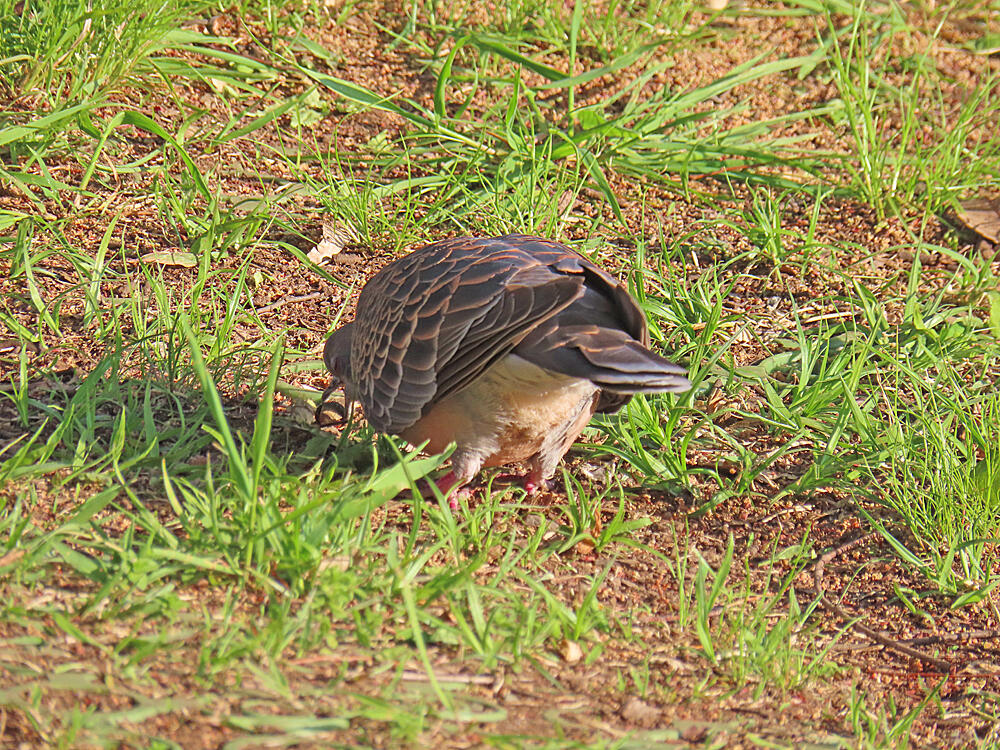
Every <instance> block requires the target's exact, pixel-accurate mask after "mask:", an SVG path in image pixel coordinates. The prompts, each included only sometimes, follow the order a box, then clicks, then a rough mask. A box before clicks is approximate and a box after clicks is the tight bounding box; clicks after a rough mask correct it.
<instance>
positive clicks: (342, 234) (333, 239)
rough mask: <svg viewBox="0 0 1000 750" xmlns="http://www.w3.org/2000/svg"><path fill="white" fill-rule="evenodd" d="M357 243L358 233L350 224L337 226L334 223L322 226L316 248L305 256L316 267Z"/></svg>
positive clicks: (337, 224)
mask: <svg viewBox="0 0 1000 750" xmlns="http://www.w3.org/2000/svg"><path fill="white" fill-rule="evenodd" d="M357 241H358V233H357V231H356V230H355V229H354V227H352V226H351V225H350V224H339V223H337V222H335V221H331V222H327V223H325V224H323V237H322V239H320V241H319V242H317V243H316V247H314V248H313V249H312V250H310V251H309V253H308V254H307V255H306V257H307V258H309V260H311V261H312V262H313V263H315V264H316V265H322V263H323V262H324V261H327V260H329V259H330V258H332V257H333V256H334V255H337V254H338V253H339V252H340V251H341V250H343V249H344V248H345V247H347V246H348V245H350V244H351V243H352V242H357Z"/></svg>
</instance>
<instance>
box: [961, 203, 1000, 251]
mask: <svg viewBox="0 0 1000 750" xmlns="http://www.w3.org/2000/svg"><path fill="white" fill-rule="evenodd" d="M958 219H959V221H961V222H962V223H963V224H965V226H967V227H968V228H969V229H971V230H972V231H973V232H975V233H976V234H979V235H981V236H983V237H985V238H986V239H988V240H989V241H990V242H993V243H994V244H996V243H1000V198H972V199H970V200H967V201H963V202H962V203H961V208H960V209H959V211H958Z"/></svg>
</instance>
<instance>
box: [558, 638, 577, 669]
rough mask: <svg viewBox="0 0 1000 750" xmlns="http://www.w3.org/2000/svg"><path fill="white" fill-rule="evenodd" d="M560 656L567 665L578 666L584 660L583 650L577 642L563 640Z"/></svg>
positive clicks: (560, 646)
mask: <svg viewBox="0 0 1000 750" xmlns="http://www.w3.org/2000/svg"><path fill="white" fill-rule="evenodd" d="M559 655H560V656H561V657H562V658H563V661H564V662H566V663H567V664H576V663H577V662H578V661H580V659H582V658H583V649H582V648H580V644H579V643H577V642H576V641H571V640H568V639H563V642H562V643H560V644H559Z"/></svg>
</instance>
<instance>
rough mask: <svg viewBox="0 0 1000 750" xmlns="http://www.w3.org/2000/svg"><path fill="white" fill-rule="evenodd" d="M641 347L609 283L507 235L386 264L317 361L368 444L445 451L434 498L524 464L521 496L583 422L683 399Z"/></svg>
mask: <svg viewBox="0 0 1000 750" xmlns="http://www.w3.org/2000/svg"><path fill="white" fill-rule="evenodd" d="M648 345H649V332H648V330H647V329H646V321H645V318H644V317H643V314H642V311H641V310H640V309H639V306H638V305H637V304H636V302H635V300H633V299H632V297H631V296H630V295H629V293H628V291H627V290H626V288H625V287H624V286H623V285H622V284H621V283H620V282H619V281H618V280H617V279H615V278H614V277H613V276H611V275H610V274H608V273H607V272H605V271H603V270H602V269H600V268H598V267H597V266H595V265H594V264H593V263H591V262H590V261H589V260H587V259H586V258H584V257H583V256H582V255H579V254H578V253H576V252H574V251H572V250H570V249H569V248H568V247H566V246H564V245H561V244H559V243H558V242H553V241H552V240H545V239H541V238H538V237H529V236H526V235H518V234H512V235H507V236H505V237H491V238H472V237H461V238H457V239H451V240H443V241H441V242H435V243H433V244H430V245H427V246H426V247H423V248H420V249H418V250H414V251H413V252H412V253H410V254H409V255H406V256H405V257H403V258H400V259H398V260H396V261H394V262H393V263H390V264H389V265H388V266H386V267H385V268H383V269H382V270H381V271H380V272H379V273H377V274H375V276H373V277H372V278H371V280H369V281H368V283H367V284H366V285H365V287H364V289H362V290H361V295H360V297H359V298H358V304H357V312H356V315H355V319H354V321H353V322H352V323H347V324H346V325H344V326H342V327H341V328H339V329H338V330H337V331H335V332H334V333H333V335H331V336H330V338H329V339H328V340H327V342H326V347H325V349H324V351H323V359H324V360H325V362H326V366H327V368H328V369H329V370H330V372H331V373H333V383H332V384H331V390H332V389H333V388H336V387H338V386H340V385H343V386H344V392H345V396H346V399H347V400H348V401H355V400H356V401H360V402H361V405H362V406H363V407H364V412H365V417H366V418H367V420H368V423H369V424H370V425H371V426H372V427H373V428H374V429H375V430H377V431H379V432H388V433H392V434H395V435H400V436H402V437H403V438H405V439H406V440H408V441H409V442H411V443H414V444H421V443H423V442H424V441H427V446H426V450H427V451H431V452H435V453H437V452H441V451H443V450H444V449H445V448H446V447H447V446H448V445H449V444H450V443H452V442H454V443H456V449H455V452H454V453H453V454H452V456H451V467H452V470H451V472H450V473H449V474H447V475H446V476H445V477H443V478H442V479H440V480H438V486H439V487H440V488H441V489H442V491H448V490H450V489H452V488H454V487H457V486H461V485H464V484H466V483H467V482H469V481H470V480H471V479H472V478H473V477H474V476H475V475H476V474H477V473H478V472H479V470H480V469H481V468H483V467H487V466H500V465H503V464H509V463H514V462H518V461H524V462H526V463H527V466H528V468H529V473H528V475H527V476H526V477H525V481H524V487H525V489H526V490H527V491H528V492H532V491H534V490H535V489H536V488H537V487H538V486H539V485H540V484H541V483H542V482H543V481H544V480H545V479H547V478H549V477H550V476H552V474H553V473H554V472H555V469H556V465H557V464H558V463H559V460H560V459H561V458H562V457H563V455H564V454H565V453H566V451H567V450H569V448H570V446H571V445H572V444H573V442H574V441H575V440H576V438H577V437H578V436H579V434H580V432H581V431H582V430H583V428H584V427H585V426H586V424H587V422H589V421H590V418H591V416H592V415H593V414H594V413H595V412H602V413H608V412H614V411H617V410H618V409H620V408H621V407H622V406H623V405H624V404H625V403H627V402H628V400H629V399H630V398H631V397H632V395H633V394H635V393H656V392H661V391H686V390H688V389H689V388H690V387H691V383H690V381H688V379H687V378H686V377H684V372H685V371H684V369H683V368H681V367H678V366H677V365H675V364H673V363H671V362H668V361H667V360H665V359H664V358H663V357H661V356H659V355H658V354H654V353H653V352H651V351H650V350H649V349H648ZM328 392H329V391H328ZM321 407H322V404H321ZM317 413H318V411H317ZM455 504H456V503H455V500H454V497H453V498H452V505H453V507H454V506H455Z"/></svg>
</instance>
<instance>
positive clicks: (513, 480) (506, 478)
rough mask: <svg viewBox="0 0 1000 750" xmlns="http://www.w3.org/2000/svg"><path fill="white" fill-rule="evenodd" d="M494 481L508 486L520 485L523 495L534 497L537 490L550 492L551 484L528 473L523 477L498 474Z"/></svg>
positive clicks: (534, 474) (538, 476) (535, 474)
mask: <svg viewBox="0 0 1000 750" xmlns="http://www.w3.org/2000/svg"><path fill="white" fill-rule="evenodd" d="M494 481H498V482H502V483H510V484H520V485H521V487H522V488H523V489H524V492H525V494H528V495H534V494H535V493H536V492H538V491H539V490H551V489H552V482H551V480H548V479H542V477H541V475H540V474H537V473H536V472H534V471H532V472H528V473H527V474H525V475H524V476H520V475H518V474H498V475H497V477H496V479H495V480H494Z"/></svg>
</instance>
